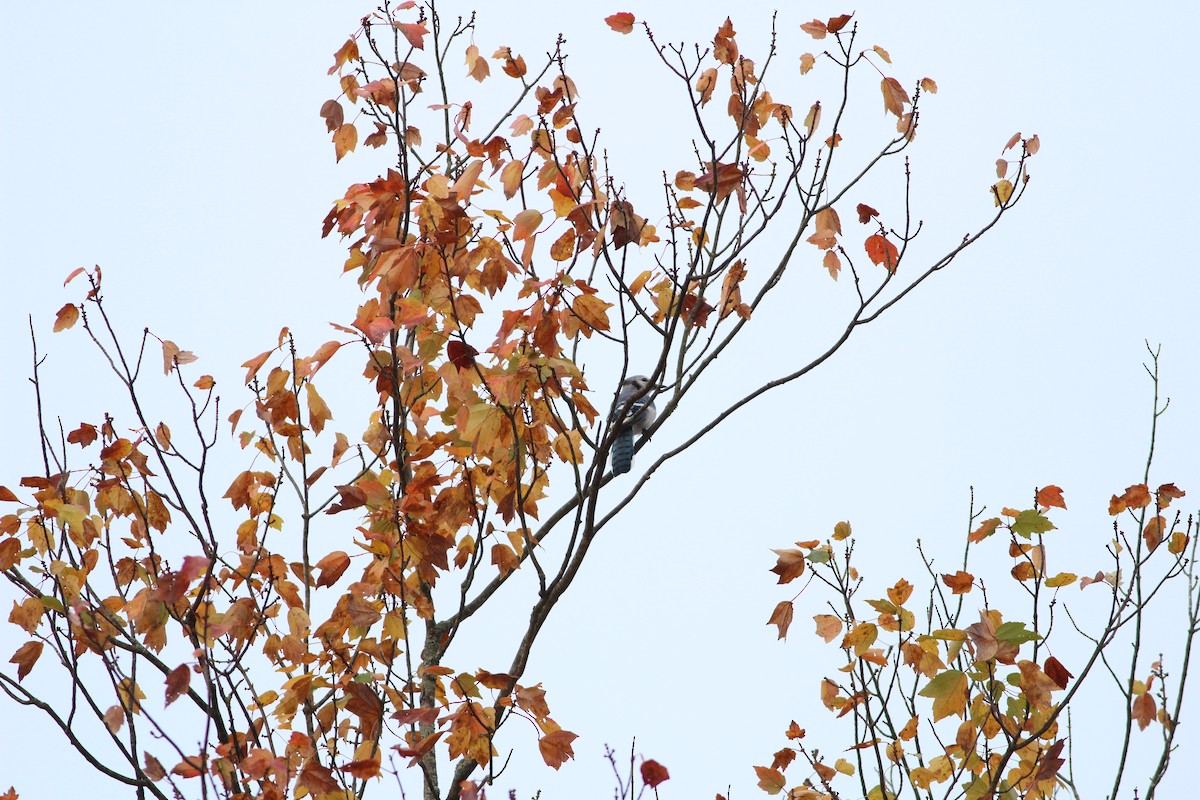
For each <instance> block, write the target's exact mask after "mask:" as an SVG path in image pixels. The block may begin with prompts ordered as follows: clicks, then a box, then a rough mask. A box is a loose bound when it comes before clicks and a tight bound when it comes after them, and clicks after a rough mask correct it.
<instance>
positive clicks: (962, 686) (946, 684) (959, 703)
mask: <svg viewBox="0 0 1200 800" xmlns="http://www.w3.org/2000/svg"><path fill="white" fill-rule="evenodd" d="M968 685H969V681H968V679H967V676H966V673H964V672H961V671H960V670H956V669H948V670H946V671H945V672H942V673H940V674H939V675H937V676H935V677H934V678H933V679H932V680H931V681H929V683H928V684H926V685H925V688H923V689H921V691H920V692H918V694H919V695H921V696H922V697H928V698H931V699H932V700H933V721H934V722H937V721H938V720H940V719H943V718H945V717H948V716H950V715H951V714H955V715H958V716H962V714H963V712H964V711H966V708H967V687H968Z"/></svg>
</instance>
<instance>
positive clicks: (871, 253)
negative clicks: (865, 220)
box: [865, 233, 900, 273]
mask: <svg viewBox="0 0 1200 800" xmlns="http://www.w3.org/2000/svg"><path fill="white" fill-rule="evenodd" d="M865 246H866V248H867V256H868V257H869V258H870V259H871V261H872V262H873V263H875V264H879V265H880V266H882V267H884V268H885V269H887V271H888V272H892V273H894V272H895V271H896V264H897V262H899V260H900V251H899V250H897V249H896V245H894V244H892V243H891V242H890V241H888V239H887V237H886V236H884V235H883V234H880V233H877V234H875V235H874V236H870V237H868V238H867V241H866V243H865Z"/></svg>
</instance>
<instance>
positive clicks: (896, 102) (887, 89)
mask: <svg viewBox="0 0 1200 800" xmlns="http://www.w3.org/2000/svg"><path fill="white" fill-rule="evenodd" d="M879 89H880V91H881V92H883V110H884V111H885V112H886V113H890V114H895V115H896V116H897V117H902V116H904V106H905V104H906V103H911V102H912V100H910V99H909V97H908V92H906V91H904V87H903V86H901V85H900V81H898V80H896V79H895V78H884V79H883V81H882V82H881V83H880V85H879Z"/></svg>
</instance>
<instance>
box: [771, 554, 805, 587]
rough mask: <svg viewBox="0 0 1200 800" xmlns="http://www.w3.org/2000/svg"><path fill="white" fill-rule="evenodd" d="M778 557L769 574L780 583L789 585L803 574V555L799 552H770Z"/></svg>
mask: <svg viewBox="0 0 1200 800" xmlns="http://www.w3.org/2000/svg"><path fill="white" fill-rule="evenodd" d="M771 552H773V553H775V555H777V556H779V559H778V560H777V561H776V562H775V566H774V567H771V572H774V573H775V574H776V575H778V576H779V582H780V583H791V582H792V581H794V580H795V579H796V578H799V577H800V576H801V575H803V574H804V553H802V552H801V551H799V550H772V551H771Z"/></svg>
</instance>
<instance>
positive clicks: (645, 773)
mask: <svg viewBox="0 0 1200 800" xmlns="http://www.w3.org/2000/svg"><path fill="white" fill-rule="evenodd" d="M641 772H642V783H644V784H646V785H647V786H649V787H650V788H651V789H653V788H655V787H656V786H658V785H659V784H660V783H662V782H663V781H665V780H667V779H668V778H670V777H671V775H670V773H669V772H667V768H666V767H664V766H663V765H662V764H660V763H658V762H657V761H655V760H654V759H649V760H646V761H643V762H642V768H641Z"/></svg>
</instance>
